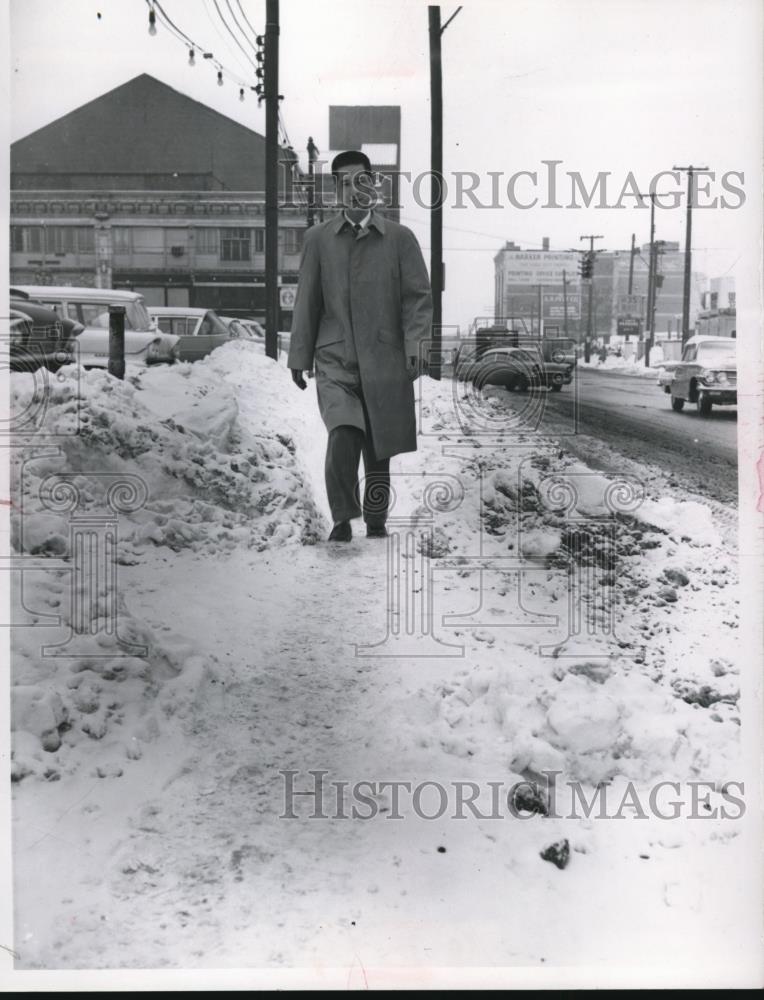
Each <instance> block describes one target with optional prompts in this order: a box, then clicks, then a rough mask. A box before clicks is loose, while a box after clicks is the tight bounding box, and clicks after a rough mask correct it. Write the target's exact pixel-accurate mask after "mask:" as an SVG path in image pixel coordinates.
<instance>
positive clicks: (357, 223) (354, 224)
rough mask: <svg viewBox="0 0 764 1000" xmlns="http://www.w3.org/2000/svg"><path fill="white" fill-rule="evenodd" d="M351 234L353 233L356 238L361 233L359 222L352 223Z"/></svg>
mask: <svg viewBox="0 0 764 1000" xmlns="http://www.w3.org/2000/svg"><path fill="white" fill-rule="evenodd" d="M353 232H354V233H355V235H356V236H357V235H358V234H359V233H360V232H361V223H360V222H354V223H353Z"/></svg>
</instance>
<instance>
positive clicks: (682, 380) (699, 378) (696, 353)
mask: <svg viewBox="0 0 764 1000" xmlns="http://www.w3.org/2000/svg"><path fill="white" fill-rule="evenodd" d="M736 345H737V342H736V341H735V340H734V339H733V338H731V337H707V336H696V337H690V339H689V340H688V341H687V343H686V344H685V345H684V350H683V351H682V360H681V361H680V362H678V363H677V365H676V368H674V370H673V372H672V375H671V381H670V382H669V384H668V385H667V386H665V389H666V391H667V392H668V393H669V394H670V396H671V408H672V410H674V411H675V412H677V413H678V412H679V411H680V410H682V409H684V404H685V403H686V402H689V403H695V406H696V407H697V411H698V413H699V414H700V416H702V417H707V416H708V415H709V414H710V413H711V410H712V408H713V407H714V406H737V358H736V356H735V348H736Z"/></svg>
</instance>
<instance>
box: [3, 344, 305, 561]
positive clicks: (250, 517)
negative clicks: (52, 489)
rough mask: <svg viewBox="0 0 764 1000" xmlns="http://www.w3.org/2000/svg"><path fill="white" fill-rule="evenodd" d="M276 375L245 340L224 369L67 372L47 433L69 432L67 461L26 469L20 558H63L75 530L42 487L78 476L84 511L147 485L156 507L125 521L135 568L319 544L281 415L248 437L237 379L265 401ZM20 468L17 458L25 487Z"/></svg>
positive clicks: (22, 383) (51, 405)
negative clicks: (192, 555) (161, 549)
mask: <svg viewBox="0 0 764 1000" xmlns="http://www.w3.org/2000/svg"><path fill="white" fill-rule="evenodd" d="M275 370H276V366H275V364H274V363H273V362H271V361H269V360H268V359H266V358H264V357H263V356H262V355H259V354H258V353H257V352H256V351H255V350H254V349H253V348H252V347H251V345H248V344H245V343H232V344H230V345H227V346H225V347H223V348H220V349H219V350H218V351H216V352H215V358H214V361H213V360H212V356H210V357H209V358H206V359H204V360H203V361H201V362H198V363H196V364H194V365H189V364H182V365H178V366H175V367H173V368H166V367H161V368H155V369H152V370H149V371H147V372H145V373H142V374H141V375H139V376H136V377H134V378H133V381H132V382H128V381H125V382H120V381H118V380H116V379H113V378H111V377H110V376H109V375H108V374H106V373H105V372H102V371H91V372H82V371H77V370H76V369H75V368H73V367H71V368H64V369H62V371H61V373H60V376H59V378H58V379H56V380H53V381H52V385H51V387H50V392H49V398H48V411H47V414H46V420H45V428H44V430H45V433H46V434H51V435H61V436H60V437H59V438H58V441H59V442H60V444H61V449H62V454H61V455H60V456H57V457H50V458H43V459H40V460H38V461H35V460H32V461H27V462H26V464H25V468H24V474H23V479H22V480H21V486H22V489H23V495H22V506H23V518H21V517H16V518H15V522H14V543H15V545H16V548H17V550H19V551H21V550H23V551H25V552H61V551H63V548H64V545H63V539H64V538H66V536H67V534H68V530H67V527H66V522H65V520H64V519H63V518H61V517H56V516H51V514H50V512H49V511H48V510H46V509H45V507H44V505H43V504H42V502H41V499H40V485H41V483H42V481H43V479H44V478H45V477H46V476H50V475H57V474H58V475H72V474H74V475H75V486H76V487H77V488H78V490H79V492H80V509H81V510H83V509H84V510H87V509H92V508H99V507H104V504H105V501H106V496H107V493H108V490H109V488H110V486H111V485H112V483H113V482H114V478H112V477H118V476H119V474H120V473H126V474H129V475H131V476H136V475H137V476H138V477H139V479H140V481H141V482H142V484H143V487H144V489H145V493H146V501H145V503H144V504H143V505H142V507H141V508H140V509H139V510H137V511H132V512H128V513H123V514H122V515H121V517H120V557H121V558H122V559H126V560H128V561H129V560H132V559H134V558H136V557H139V555H140V552H141V550H142V549H143V548H144V547H145V546H147V545H165V546H168V547H169V548H171V549H173V550H179V549H183V548H192V549H195V550H201V549H204V548H209V547H212V548H214V549H221V548H222V549H226V548H228V549H230V548H233V547H238V546H245V547H249V548H256V549H258V550H262V549H264V548H266V547H269V546H271V545H274V544H282V543H283V542H285V541H292V542H312V541H315V540H317V538H318V537H319V533H320V532H321V533H322V531H323V528H322V526H321V522H320V518H319V516H318V513H317V510H316V507H315V504H314V502H313V500H312V499H311V495H310V491H309V489H308V488H307V486H306V483H305V473H304V470H303V469H302V467H301V465H300V463H299V462H298V460H297V458H296V456H295V446H294V443H293V441H292V439H291V438H290V437H289V436H288V435H286V434H283V433H281V432H280V431H281V429H280V427H279V417H278V412H277V411H274V410H272V409H270V410H269V409H268V408H266V407H262V408H261V410H260V412H259V413H258V420H257V423H256V424H255V425H254V426H255V427H256V430H254V431H253V430H250V429H248V428H245V427H244V426H243V425H242V422H241V421H240V419H239V404H238V401H237V391H236V390H235V388H234V387H233V386H232V385H231V384H230V383H229V381H228V380H227V379H228V377H229V376H230V375H231V374H232V373H234V372H235V373H236V374H237V375H238V376H241V373H242V371H243V372H244V373H245V377H246V378H247V379H248V381H249V386H250V388H249V391H250V393H251V394H252V396H253V397H255V398H257V396H258V393H259V387H260V386H261V385H262V383H263V382H265V381H267V380H269V379H271V378H273V376H274V372H275ZM279 374H281V375H283V371H281V372H280V373H279ZM33 392H34V383H33V380H32V377H31V376H27V377H26V378H24V377H22V378H19V379H16V378H15V377H14V380H13V383H12V406H13V409H14V411H15V412H18V413H21V412H23V411H24V410H25V409H26V408H27V407H30V405H31V403H32V395H33ZM75 430H76V431H77V433H76V434H74V433H72V432H73V431H75ZM21 462H22V459H21V457H20V456H19V457H17V459H16V472H17V477H16V478H17V480H18V479H19V478H20V476H21Z"/></svg>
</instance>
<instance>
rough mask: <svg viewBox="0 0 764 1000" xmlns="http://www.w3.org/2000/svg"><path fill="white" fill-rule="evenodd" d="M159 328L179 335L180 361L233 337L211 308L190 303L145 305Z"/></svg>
mask: <svg viewBox="0 0 764 1000" xmlns="http://www.w3.org/2000/svg"><path fill="white" fill-rule="evenodd" d="M149 315H150V316H151V318H152V319H153V320H155V321H156V324H157V326H158V328H159V329H160V330H162V331H163V332H164V333H168V334H173V335H174V336H176V337H178V338H179V341H178V349H179V351H180V358H181V361H198V360H199V358H203V357H205V356H206V355H207V354H210V353H211V352H212V351H214V350H215V348H216V347H220V346H221V344H227V343H228V341H229V340H231V339H233V338H232V337H231V334H230V333H229V331H228V328H227V327H226V325H225V323H223V321H222V320H221V319H220V317H219V316H218V314H217V313H216V312H215V310H214V309H196V308H191V307H190V306H177V307H176V306H149Z"/></svg>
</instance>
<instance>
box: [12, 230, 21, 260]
mask: <svg viewBox="0 0 764 1000" xmlns="http://www.w3.org/2000/svg"><path fill="white" fill-rule="evenodd" d="M23 250H24V230H23V229H22V227H21V226H11V253H23Z"/></svg>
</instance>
